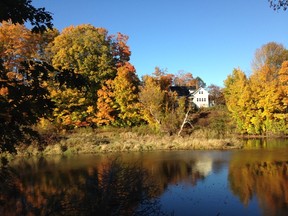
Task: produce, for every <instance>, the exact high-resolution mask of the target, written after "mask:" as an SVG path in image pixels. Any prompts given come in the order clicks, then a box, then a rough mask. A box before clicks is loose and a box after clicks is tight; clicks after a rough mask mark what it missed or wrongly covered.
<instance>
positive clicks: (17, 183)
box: [0, 158, 162, 216]
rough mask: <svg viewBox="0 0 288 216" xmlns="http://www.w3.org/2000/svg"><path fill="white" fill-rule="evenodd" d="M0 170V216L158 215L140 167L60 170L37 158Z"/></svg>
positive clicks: (153, 190)
mask: <svg viewBox="0 0 288 216" xmlns="http://www.w3.org/2000/svg"><path fill="white" fill-rule="evenodd" d="M31 166H33V165H31V164H29V163H22V164H20V165H18V167H13V168H12V167H9V166H4V167H2V168H1V169H0V215H1V216H5V215H9V216H10V215H162V213H161V212H160V206H159V202H158V200H157V197H156V196H155V195H157V191H156V190H157V187H155V185H154V184H153V182H152V181H151V180H150V179H149V177H148V175H147V172H146V171H145V169H143V168H142V167H141V166H138V165H133V166H131V165H128V164H124V163H122V162H120V161H119V160H112V162H110V163H109V164H106V165H103V166H91V167H88V168H87V169H86V170H83V169H81V170H80V169H71V170H69V171H67V170H66V171H63V170H62V171H61V170H59V169H57V164H54V165H53V164H49V167H48V166H47V161H46V160H45V159H43V158H42V159H39V160H38V162H37V163H36V164H34V166H35V167H33V169H34V170H35V169H36V170H37V173H36V172H31V168H32V167H31Z"/></svg>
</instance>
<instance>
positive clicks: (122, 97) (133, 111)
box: [96, 62, 142, 126]
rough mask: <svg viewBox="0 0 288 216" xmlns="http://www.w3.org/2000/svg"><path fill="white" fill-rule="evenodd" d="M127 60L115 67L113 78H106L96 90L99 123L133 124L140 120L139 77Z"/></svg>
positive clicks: (97, 119)
mask: <svg viewBox="0 0 288 216" xmlns="http://www.w3.org/2000/svg"><path fill="white" fill-rule="evenodd" d="M135 72H136V71H135V68H134V67H133V66H132V65H131V64H130V63H128V62H126V63H125V64H124V65H123V66H121V67H119V68H118V69H117V76H116V77H115V79H114V80H107V81H106V82H105V84H104V85H103V86H102V88H101V89H100V90H98V101H97V108H98V112H97V118H96V122H97V124H99V125H104V124H105V125H117V126H134V125H137V124H139V123H140V122H141V120H142V118H141V115H140V102H139V97H138V93H139V83H140V81H139V78H138V77H137V75H136V73H135Z"/></svg>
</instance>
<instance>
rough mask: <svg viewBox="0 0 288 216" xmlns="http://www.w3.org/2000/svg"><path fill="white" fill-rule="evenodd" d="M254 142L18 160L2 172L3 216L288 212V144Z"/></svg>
mask: <svg viewBox="0 0 288 216" xmlns="http://www.w3.org/2000/svg"><path fill="white" fill-rule="evenodd" d="M249 142H250V141H249ZM257 142H258V141H257ZM257 142H256V144H255V143H252V142H250V143H248V144H249V145H250V146H249V145H248V147H247V146H246V148H244V149H242V150H231V151H171V152H147V153H125V154H117V155H115V154H113V155H108V154H106V155H105V154H104V155H84V156H75V157H72V158H61V157H53V158H50V159H43V158H40V159H30V160H24V159H23V160H22V159H21V160H20V161H18V162H17V161H15V162H14V164H10V167H4V168H2V169H1V170H0V215H94V214H95V215H96V214H97V215H157V214H161V215H163V214H167V215H171V214H172V215H181V216H182V215H288V171H287V169H288V148H287V145H286V146H285V145H282V144H281V143H278V142H274V143H270V142H269V141H268V142H263V141H261V142H262V144H261V148H256V146H257V145H258V144H257ZM263 143H264V145H263ZM286 144H287V143H286ZM258 147H259V146H258ZM115 158H117V159H115Z"/></svg>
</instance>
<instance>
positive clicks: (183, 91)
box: [170, 86, 190, 97]
mask: <svg viewBox="0 0 288 216" xmlns="http://www.w3.org/2000/svg"><path fill="white" fill-rule="evenodd" d="M170 91H173V92H176V93H177V94H178V96H180V97H181V96H189V94H190V92H189V89H188V88H187V87H186V86H170Z"/></svg>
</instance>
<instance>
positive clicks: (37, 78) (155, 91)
mask: <svg viewBox="0 0 288 216" xmlns="http://www.w3.org/2000/svg"><path fill="white" fill-rule="evenodd" d="M127 40H128V36H126V35H123V34H121V33H118V34H116V35H109V34H108V31H107V30H106V29H104V28H96V27H94V26H92V25H79V26H71V27H67V28H65V29H64V30H63V31H62V32H61V33H60V32H59V31H58V30H57V29H47V31H44V32H42V33H35V32H32V31H30V30H29V29H27V28H26V27H25V26H24V25H21V24H14V23H12V22H10V21H8V22H6V21H4V22H2V23H1V26H0V59H1V68H0V70H1V73H0V76H1V77H0V106H1V109H0V126H1V129H2V128H3V129H2V130H1V132H0V133H1V134H0V135H1V136H0V143H1V151H10V152H11V151H12V152H13V151H15V148H14V147H15V145H14V143H17V142H18V141H19V140H21V141H23V142H27V143H28V141H29V140H32V139H34V138H35V134H36V133H35V131H33V130H32V129H31V126H32V125H35V124H38V123H39V122H41V123H42V125H44V126H45V123H47V121H49V122H51V123H52V124H53V125H54V126H55V127H56V128H58V130H63V129H65V130H67V129H73V128H75V127H83V126H89V127H93V128H95V127H99V126H105V125H111V126H117V127H133V126H139V125H143V124H148V125H149V127H150V128H152V129H153V130H155V131H161V132H168V133H170V134H171V133H174V132H175V131H176V130H178V129H179V127H180V125H181V124H182V121H183V118H184V115H185V113H186V112H187V111H188V110H189V109H191V106H190V105H189V103H188V101H187V100H188V99H187V98H179V97H178V96H177V94H176V93H175V92H171V91H170V89H169V88H170V86H171V85H182V86H183V85H188V86H189V85H190V86H191V85H193V86H198V87H199V86H204V85H205V83H204V82H203V80H202V79H201V78H199V77H196V78H194V77H193V76H192V74H191V73H179V74H178V75H172V74H168V73H166V71H164V70H161V69H159V68H157V67H156V68H155V71H154V73H153V74H152V75H146V76H144V77H142V79H141V80H140V79H139V77H138V76H137V74H136V70H135V68H134V66H133V65H132V64H131V63H130V62H129V60H130V55H131V51H130V48H129V46H128V45H127Z"/></svg>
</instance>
